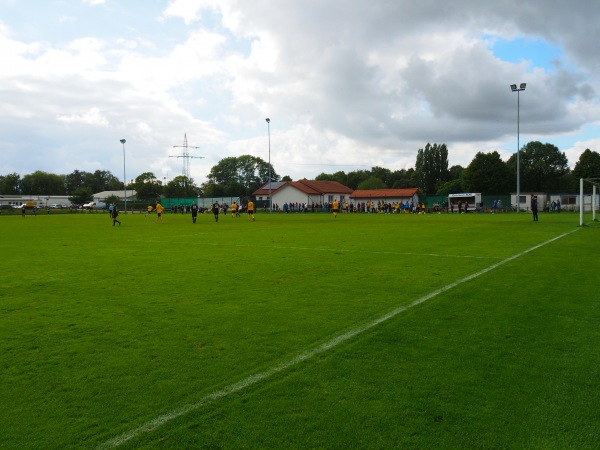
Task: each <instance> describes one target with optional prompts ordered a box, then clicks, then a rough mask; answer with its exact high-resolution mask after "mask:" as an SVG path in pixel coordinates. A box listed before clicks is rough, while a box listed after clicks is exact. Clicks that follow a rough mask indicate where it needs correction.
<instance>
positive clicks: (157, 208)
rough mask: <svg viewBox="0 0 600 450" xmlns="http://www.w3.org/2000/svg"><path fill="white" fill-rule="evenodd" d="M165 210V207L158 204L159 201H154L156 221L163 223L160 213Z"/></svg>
mask: <svg viewBox="0 0 600 450" xmlns="http://www.w3.org/2000/svg"><path fill="white" fill-rule="evenodd" d="M164 210H165V207H164V206H163V205H161V204H160V202H156V223H158V222H160V223H163V220H162V213H163V211H164Z"/></svg>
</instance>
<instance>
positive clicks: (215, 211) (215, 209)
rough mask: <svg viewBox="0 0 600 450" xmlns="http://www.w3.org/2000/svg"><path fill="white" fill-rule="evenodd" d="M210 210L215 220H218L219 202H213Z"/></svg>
mask: <svg viewBox="0 0 600 450" xmlns="http://www.w3.org/2000/svg"><path fill="white" fill-rule="evenodd" d="M210 210H211V211H212V213H213V215H214V216H215V222H218V221H219V204H218V203H217V202H214V203H213V205H212V206H211V208H210Z"/></svg>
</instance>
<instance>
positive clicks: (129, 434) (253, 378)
mask: <svg viewBox="0 0 600 450" xmlns="http://www.w3.org/2000/svg"><path fill="white" fill-rule="evenodd" d="M578 229H579V228H576V229H574V230H572V231H569V232H567V233H563V234H561V235H559V236H557V237H554V238H552V239H550V240H548V241H546V242H542V243H541V244H538V245H535V246H533V247H531V248H529V249H527V250H524V251H522V252H521V253H517V254H516V255H513V256H511V257H509V258H506V259H503V260H502V261H499V262H497V263H495V264H492V265H491V266H489V267H487V268H485V269H483V270H480V271H479V272H477V273H474V274H472V275H469V276H466V277H464V278H461V279H460V280H457V281H455V282H454V283H450V284H448V285H446V286H444V287H442V288H440V289H438V290H436V291H433V292H430V293H429V294H427V295H425V296H423V297H421V298H419V299H417V300H415V301H413V302H412V303H410V304H408V305H405V306H400V307H398V308H396V309H394V310H392V311H390V312H388V313H387V314H384V315H383V316H381V317H379V318H377V319H375V320H373V321H371V322H368V323H366V324H364V325H362V326H360V327H357V328H354V329H352V330H350V331H348V332H346V333H344V334H341V335H339V336H336V337H334V338H333V339H330V340H329V341H327V342H325V343H323V344H321V345H319V346H318V347H315V348H312V349H309V350H306V351H304V352H302V353H300V354H299V355H297V356H295V357H293V358H292V359H289V360H287V361H283V362H281V363H279V364H277V365H275V366H273V367H271V368H270V369H267V370H265V371H263V372H258V373H255V374H253V375H250V376H248V377H246V378H244V379H242V380H240V381H238V382H237V383H233V384H230V385H229V386H226V387H224V388H223V389H221V390H219V391H215V392H212V393H210V394H207V395H205V396H204V397H202V398H201V399H200V400H198V401H197V402H195V403H189V404H187V405H184V406H182V407H181V408H178V409H174V410H173V411H170V412H168V413H166V414H163V415H161V416H158V417H156V418H155V419H152V420H150V421H149V422H146V423H144V424H143V425H141V426H139V427H137V428H134V429H132V430H130V431H126V432H125V433H123V434H121V435H119V436H116V437H114V438H112V439H110V440H108V441H106V442H104V443H103V444H101V445H99V446H98V447H96V448H98V449H109V448H115V447H118V446H119V445H121V444H124V443H125V442H127V441H130V440H131V439H134V438H136V437H138V436H140V435H142V434H143V433H148V432H150V431H152V430H154V429H156V428H158V427H159V426H161V425H164V424H165V423H167V422H170V421H172V420H174V419H177V418H178V417H181V416H183V415H185V414H187V413H190V412H192V411H195V410H197V409H199V408H200V407H202V406H204V405H208V404H210V403H212V402H215V401H216V400H219V399H221V398H223V397H226V396H228V395H229V394H233V393H235V392H238V391H241V390H242V389H245V388H247V387H248V386H252V385H253V384H256V383H258V382H259V381H262V380H264V379H267V378H270V377H271V376H273V375H275V374H277V373H279V372H282V371H284V370H286V369H289V368H290V367H293V366H295V365H297V364H299V363H301V362H303V361H306V360H308V359H310V358H312V357H313V356H316V355H319V354H321V353H324V352H326V351H327V350H329V349H331V348H333V347H336V346H337V345H339V344H341V343H342V342H344V341H347V340H348V339H350V338H353V337H354V336H357V335H359V334H361V333H364V332H365V331H367V330H369V329H371V328H373V327H375V326H377V325H379V324H381V323H383V322H385V321H386V320H389V319H391V318H393V317H395V316H397V315H398V314H400V313H401V312H404V311H406V310H407V309H410V308H412V307H413V306H417V305H420V304H421V303H424V302H426V301H427V300H430V299H432V298H433V297H436V296H437V295H439V294H441V293H443V292H446V291H448V290H450V289H453V288H455V287H456V286H459V285H461V284H463V283H466V282H467V281H471V280H473V279H475V278H477V277H479V276H481V275H484V274H486V273H488V272H490V271H492V270H494V269H496V268H497V267H499V266H501V265H503V264H505V263H508V262H511V261H513V260H515V259H517V258H520V257H521V256H523V255H526V254H527V253H530V252H532V251H534V250H537V249H538V248H540V247H543V246H544V245H547V244H550V243H552V242H554V241H557V240H558V239H561V238H563V237H565V236H567V235H569V234H571V233H573V232H575V231H577V230H578Z"/></svg>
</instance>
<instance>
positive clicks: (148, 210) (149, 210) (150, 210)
mask: <svg viewBox="0 0 600 450" xmlns="http://www.w3.org/2000/svg"><path fill="white" fill-rule="evenodd" d="M153 209H154V208H153V207H152V205H148V207H147V208H146V214H145V215H144V217H146V216H147V215H148V214H150V213H151V212H152V210H153Z"/></svg>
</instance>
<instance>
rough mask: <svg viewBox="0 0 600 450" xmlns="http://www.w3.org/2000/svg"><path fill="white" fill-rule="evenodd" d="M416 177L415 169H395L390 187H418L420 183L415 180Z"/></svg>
mask: <svg viewBox="0 0 600 450" xmlns="http://www.w3.org/2000/svg"><path fill="white" fill-rule="evenodd" d="M414 178H415V169H413V168H410V169H401V170H395V171H394V172H392V175H391V180H390V183H391V185H390V187H391V188H392V189H404V188H412V187H417V186H418V183H416V182H415V181H414Z"/></svg>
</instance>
